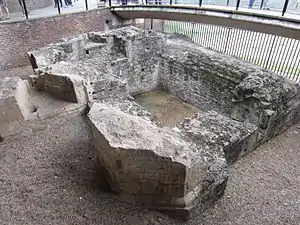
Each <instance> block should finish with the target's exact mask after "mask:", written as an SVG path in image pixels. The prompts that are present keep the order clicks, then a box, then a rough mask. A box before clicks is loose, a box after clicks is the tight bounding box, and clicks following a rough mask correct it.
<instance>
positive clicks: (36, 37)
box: [0, 3, 122, 76]
mask: <svg viewBox="0 0 300 225" xmlns="http://www.w3.org/2000/svg"><path fill="white" fill-rule="evenodd" d="M16 4H17V3H16ZM117 21H118V19H117V18H116V17H115V16H114V15H112V13H111V12H110V10H109V9H97V10H90V11H86V12H79V13H72V14H63V15H57V16H53V17H47V18H38V19H29V20H26V21H18V22H11V23H1V24H0V30H1V32H0V49H1V55H0V71H4V70H8V69H11V68H15V67H22V66H26V65H29V64H30V62H29V60H28V57H27V55H26V53H27V52H28V51H29V50H32V49H36V48H40V47H42V46H45V45H47V44H50V43H53V42H56V41H58V40H59V39H61V38H64V37H69V36H75V35H79V34H81V33H85V32H89V31H95V30H99V31H101V30H105V29H107V28H108V27H110V26H114V25H118V24H121V23H122V22H120V21H118V22H117ZM119 22H120V23H119ZM49 31H50V32H49ZM0 76H2V75H0Z"/></svg>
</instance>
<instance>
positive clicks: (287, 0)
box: [281, 0, 289, 16]
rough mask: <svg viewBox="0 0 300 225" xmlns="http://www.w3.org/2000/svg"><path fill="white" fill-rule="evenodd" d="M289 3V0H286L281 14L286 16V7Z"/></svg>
mask: <svg viewBox="0 0 300 225" xmlns="http://www.w3.org/2000/svg"><path fill="white" fill-rule="evenodd" d="M288 4H289V0H285V2H284V6H283V9H282V14H281V16H284V14H285V12H286V9H287V7H288Z"/></svg>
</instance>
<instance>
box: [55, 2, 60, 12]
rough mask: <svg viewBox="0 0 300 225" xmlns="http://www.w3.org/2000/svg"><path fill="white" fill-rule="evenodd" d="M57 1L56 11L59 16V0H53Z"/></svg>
mask: <svg viewBox="0 0 300 225" xmlns="http://www.w3.org/2000/svg"><path fill="white" fill-rule="evenodd" d="M55 1H57V10H58V14H59V15H60V5H59V0H55Z"/></svg>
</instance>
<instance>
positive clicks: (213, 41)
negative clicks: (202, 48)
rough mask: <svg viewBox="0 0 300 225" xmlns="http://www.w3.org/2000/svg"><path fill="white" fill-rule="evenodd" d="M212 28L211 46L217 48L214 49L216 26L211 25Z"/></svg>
mask: <svg viewBox="0 0 300 225" xmlns="http://www.w3.org/2000/svg"><path fill="white" fill-rule="evenodd" d="M209 27H210V28H209V29H210V48H211V49H213V50H215V49H214V44H215V33H214V26H213V25H210V26H209Z"/></svg>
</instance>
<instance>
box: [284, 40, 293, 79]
mask: <svg viewBox="0 0 300 225" xmlns="http://www.w3.org/2000/svg"><path fill="white" fill-rule="evenodd" d="M294 45H295V39H292V40H291V46H294ZM292 49H293V47H292ZM292 49H291V50H289V52H288V54H289V55H288V54H287V57H286V60H287V61H286V67H285V68H287V67H288V64H289V61H290V59H291V56H292V52H293V51H292ZM284 71H286V70H284ZM283 74H284V76H287V75H288V73H286V72H284V73H283Z"/></svg>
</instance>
